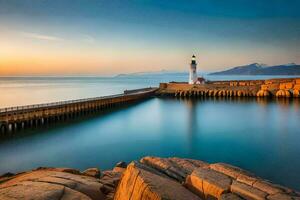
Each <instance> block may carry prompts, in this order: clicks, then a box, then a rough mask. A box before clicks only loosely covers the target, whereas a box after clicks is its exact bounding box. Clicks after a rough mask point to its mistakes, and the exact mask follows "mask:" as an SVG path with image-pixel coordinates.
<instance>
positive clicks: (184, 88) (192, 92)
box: [157, 78, 300, 98]
mask: <svg viewBox="0 0 300 200" xmlns="http://www.w3.org/2000/svg"><path fill="white" fill-rule="evenodd" d="M299 80H300V79H297V78H289V79H270V80H252V81H208V82H207V83H205V84H188V83H175V82H171V83H161V84H160V88H159V91H158V92H157V93H158V94H160V95H172V96H176V97H284V98H291V97H300V92H299V91H300V84H299Z"/></svg>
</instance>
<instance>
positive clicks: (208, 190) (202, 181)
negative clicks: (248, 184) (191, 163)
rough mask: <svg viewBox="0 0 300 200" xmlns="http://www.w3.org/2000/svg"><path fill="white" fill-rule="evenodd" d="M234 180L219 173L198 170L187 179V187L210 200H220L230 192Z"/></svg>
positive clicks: (209, 170)
mask: <svg viewBox="0 0 300 200" xmlns="http://www.w3.org/2000/svg"><path fill="white" fill-rule="evenodd" d="M231 182H232V180H231V179H230V178H229V177H228V176H226V175H224V174H222V173H219V172H217V171H214V170H211V169H205V168H197V169H195V170H194V171H193V173H192V174H191V175H189V176H188V177H187V179H186V182H185V185H186V186H187V187H188V188H189V189H191V190H192V191H194V192H195V193H197V194H199V195H200V196H201V197H205V198H208V199H211V198H212V199H219V198H220V197H221V195H222V194H224V193H227V192H229V190H230V185H231Z"/></svg>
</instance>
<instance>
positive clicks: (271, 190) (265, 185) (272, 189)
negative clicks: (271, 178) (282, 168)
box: [253, 180, 283, 194]
mask: <svg viewBox="0 0 300 200" xmlns="http://www.w3.org/2000/svg"><path fill="white" fill-rule="evenodd" d="M253 187H255V188H257V189H260V190H262V191H264V192H266V193H268V194H277V193H281V192H283V190H282V189H281V188H280V187H278V186H276V185H274V184H272V183H269V182H267V181H263V180H261V181H257V182H255V183H254V184H253Z"/></svg>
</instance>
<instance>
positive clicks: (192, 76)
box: [189, 55, 197, 84]
mask: <svg viewBox="0 0 300 200" xmlns="http://www.w3.org/2000/svg"><path fill="white" fill-rule="evenodd" d="M196 82H197V63H196V56H195V55H193V56H192V61H191V65H190V77H189V84H195V83H196Z"/></svg>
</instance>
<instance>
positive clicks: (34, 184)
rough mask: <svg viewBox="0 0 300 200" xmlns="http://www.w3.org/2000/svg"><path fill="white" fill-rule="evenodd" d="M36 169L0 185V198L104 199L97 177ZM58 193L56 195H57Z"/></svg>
mask: <svg viewBox="0 0 300 200" xmlns="http://www.w3.org/2000/svg"><path fill="white" fill-rule="evenodd" d="M60 170H61V169H58V171H55V170H54V169H51V170H47V169H46V170H45V169H43V170H36V171H32V172H27V173H24V174H21V175H19V176H17V177H15V178H14V179H11V180H9V181H7V182H5V183H3V184H1V185H0V199H7V198H8V197H9V198H11V199H41V200H47V199H49V200H50V199H51V200H52V199H53V200H55V199H58V200H59V199H95V200H96V199H99V200H101V199H104V198H105V195H104V194H103V193H102V192H101V191H100V190H99V188H100V187H101V185H102V184H101V183H100V182H99V179H96V178H93V177H89V176H83V175H77V174H72V173H66V172H61V171H60ZM57 195H58V196H57Z"/></svg>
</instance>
